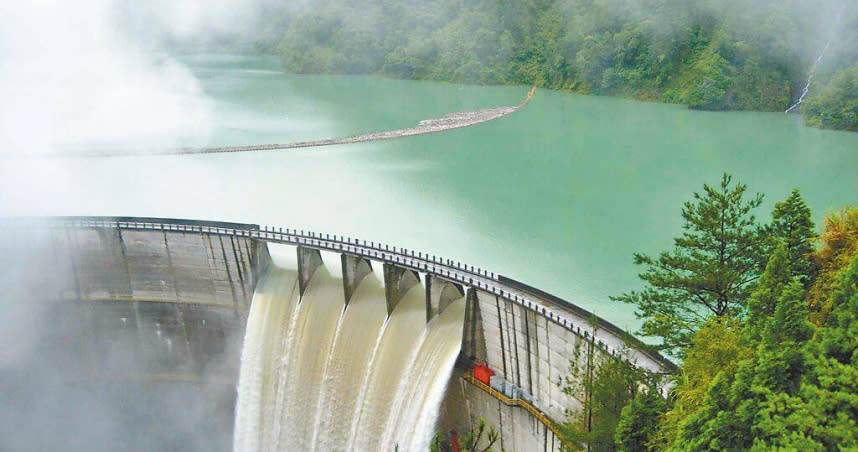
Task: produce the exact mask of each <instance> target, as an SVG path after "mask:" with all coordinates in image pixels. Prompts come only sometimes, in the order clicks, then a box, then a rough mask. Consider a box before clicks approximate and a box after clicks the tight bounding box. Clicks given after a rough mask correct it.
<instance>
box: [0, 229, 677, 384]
mask: <svg viewBox="0 0 858 452" xmlns="http://www.w3.org/2000/svg"><path fill="white" fill-rule="evenodd" d="M5 222H6V223H7V224H8V223H10V222H11V223H15V222H26V223H28V224H33V223H34V222H35V223H39V224H42V225H45V226H52V227H60V228H75V229H80V228H83V229H88V228H94V229H116V230H119V231H123V230H125V231H163V232H179V233H190V234H204V235H210V236H221V237H233V238H243V239H250V240H255V241H261V242H269V243H278V244H286V245H293V246H299V247H305V248H310V249H316V250H324V251H331V252H338V253H343V254H347V255H353V256H358V257H360V258H364V259H368V260H371V261H380V262H382V263H385V264H391V265H395V266H398V267H402V268H405V269H409V270H412V271H415V272H422V273H427V274H431V275H433V276H434V277H439V278H441V279H442V280H446V281H449V282H453V283H457V284H461V285H462V286H465V287H469V288H473V289H476V290H478V291H482V292H485V293H488V294H491V295H494V296H496V297H499V298H501V299H504V300H507V301H509V302H511V303H513V304H515V305H519V306H521V307H523V308H525V309H527V310H529V311H532V312H534V313H536V314H537V315H539V316H541V317H544V318H546V319H548V320H549V321H550V322H552V323H554V324H556V325H559V326H560V327H562V328H563V329H565V330H568V331H570V332H572V333H574V334H575V335H577V336H579V337H581V338H584V339H587V340H589V341H592V342H593V343H594V344H595V345H596V346H598V347H599V348H601V349H602V350H603V351H604V352H605V353H607V354H610V355H612V356H616V357H624V358H631V359H632V360H633V361H634V362H636V363H637V364H638V365H640V366H642V367H644V368H647V369H648V370H650V371H656V372H661V371H665V370H671V369H673V368H674V364H673V363H672V362H671V361H669V360H667V359H666V358H664V357H663V356H661V355H660V354H658V353H656V352H654V351H652V350H650V349H649V347H648V346H646V345H645V344H643V343H642V342H640V341H639V340H638V339H636V338H634V337H633V336H631V335H630V334H628V333H627V332H626V331H624V330H623V329H621V328H619V327H617V326H616V325H613V324H612V323H610V322H608V321H607V320H604V319H601V318H600V317H598V316H596V315H595V314H593V313H591V312H589V311H587V310H585V309H583V308H581V307H579V306H576V305H574V304H572V303H570V302H568V301H566V300H563V299H561V298H559V297H556V296H553V295H550V294H548V293H545V292H543V291H541V290H539V289H536V288H533V287H531V286H528V285H526V284H523V283H520V282H518V281H515V280H513V279H511V278H508V277H505V276H502V275H498V274H496V273H494V272H491V271H488V270H485V269H482V268H479V267H475V266H473V265H466V264H463V263H461V262H459V261H455V260H452V259H447V258H444V257H441V256H437V255H434V254H428V253H423V252H420V251H414V250H410V249H406V248H401V247H396V246H392V245H388V244H383V243H378V242H373V241H367V240H360V239H355V238H351V237H344V236H339V235H334V234H325V233H318V232H313V231H305V230H298V229H291V228H279V227H278V228H275V227H268V226H260V225H256V224H244V223H227V222H215V221H199V220H185V219H165V218H147V217H40V218H20V219H7V220H5ZM2 223H3V222H0V224H2ZM501 339H502V340H503V338H501Z"/></svg>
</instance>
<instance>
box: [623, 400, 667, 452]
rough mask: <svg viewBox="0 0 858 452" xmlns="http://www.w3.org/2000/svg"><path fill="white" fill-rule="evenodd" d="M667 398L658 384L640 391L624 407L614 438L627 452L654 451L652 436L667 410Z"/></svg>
mask: <svg viewBox="0 0 858 452" xmlns="http://www.w3.org/2000/svg"><path fill="white" fill-rule="evenodd" d="M667 408H668V403H667V400H666V399H665V398H664V397H662V395H661V394H660V393H659V391H658V387H657V386H656V385H654V384H653V385H650V386H649V387H648V388H647V389H646V390H642V391H638V393H637V394H635V398H634V399H632V401H631V403H629V404H628V405H626V407H625V408H623V411H622V414H621V415H620V421H619V423H618V424H617V430H616V433H615V434H614V439H615V441H616V443H617V446H619V450H621V451H625V452H638V451H654V450H655V447H654V446H653V445H652V444H651V443H652V441H651V438H652V437H653V435H654V434H655V431H656V429H657V428H658V421H659V417H660V416H661V415H662V413H664V412H665V411H667Z"/></svg>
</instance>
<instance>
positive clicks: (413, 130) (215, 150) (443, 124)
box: [45, 86, 536, 157]
mask: <svg viewBox="0 0 858 452" xmlns="http://www.w3.org/2000/svg"><path fill="white" fill-rule="evenodd" d="M535 92H536V86H534V87H532V88H531V89H530V91H529V92H528V93H527V96H526V97H525V98H524V100H522V101H521V103H520V104H518V105H516V106H514V107H495V108H484V109H482V110H477V111H462V112H456V113H450V114H446V115H444V116H442V117H440V118H435V119H424V120H422V121H420V122H419V123H417V125H416V126H414V127H408V128H405V129H396V130H387V131H384V132H375V133H367V134H364V135H353V136H349V137H341V138H324V139H321V140H313V141H295V142H292V143H280V144H251V145H245V146H223V147H209V148H180V149H165V150H160V151H120V152H117V151H77V152H62V153H57V154H49V155H45V156H49V157H118V156H136V155H184V154H221V153H227V152H254V151H278V150H285V149H299V148H311V147H320V146H333V145H338V144H352V143H363V142H366V141H379V140H391V139H394V138H403V137H410V136H414V135H423V134H427V133H437V132H443V131H445V130H451V129H459V128H462V127H468V126H473V125H477V124H481V123H484V122H488V121H492V120H494V119H498V118H501V117H504V116H507V115H509V114H512V113H515V112H516V111H518V110H519V109H521V108H522V107H524V106H525V105H527V103H528V102H530V99H532V98H533V94H534V93H535Z"/></svg>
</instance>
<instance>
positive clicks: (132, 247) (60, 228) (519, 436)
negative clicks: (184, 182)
mask: <svg viewBox="0 0 858 452" xmlns="http://www.w3.org/2000/svg"><path fill="white" fill-rule="evenodd" d="M25 223H26V224H29V225H33V224H39V225H41V226H42V228H38V229H39V230H42V231H44V232H43V233H42V234H43V236H44V237H47V241H48V242H49V243H50V244H51V247H50V248H51V252H50V253H44V254H45V256H44V259H47V260H53V263H52V265H53V266H54V267H55V268H59V269H62V271H58V272H57V274H64V275H68V276H67V277H64V278H62V280H61V282H60V283H59V284H53V285H52V287H54V289H52V292H53V293H55V295H54V294H51V295H50V296H46V298H49V299H52V300H66V301H67V302H69V303H73V304H74V303H77V304H78V305H79V306H87V309H97V310H109V311H111V312H115V316H114V317H118V318H119V322H122V324H123V325H134V328H133V329H134V331H135V334H137V335H138V336H139V337H141V338H143V337H150V336H151V337H150V338H149V339H146V340H147V341H148V342H150V343H151V344H149V345H147V346H145V347H141V348H143V349H145V350H147V352H146V353H148V354H149V355H152V356H160V358H158V359H155V360H154V362H158V361H159V360H160V361H163V362H161V363H160V364H158V365H155V364H153V365H152V367H151V368H146V369H145V371H144V372H143V373H144V374H146V375H149V376H150V377H151V376H153V375H154V376H161V377H162V378H174V379H175V378H184V379H186V380H187V379H191V380H192V379H194V378H203V377H202V376H203V375H205V378H207V379H209V380H211V379H212V377H211V374H210V373H205V372H203V371H202V369H206V368H208V367H210V363H211V361H212V360H213V359H214V358H212V357H213V356H217V361H223V359H222V358H223V357H224V356H227V355H228V359H227V361H228V360H230V359H234V361H233V362H232V364H231V365H229V366H222V367H223V369H222V371H219V373H218V374H217V377H216V378H215V379H216V380H219V381H222V382H225V383H227V385H232V387H235V385H236V384H237V380H238V378H237V374H238V372H237V368H238V362H239V360H238V356H237V351H235V350H230V351H229V352H227V353H226V355H225V352H224V349H225V348H226V347H227V346H226V345H225V343H226V338H228V337H235V336H236V335H243V333H244V328H245V324H246V319H247V315H248V312H249V307H250V305H251V299H252V297H253V293H254V290H255V289H256V284H257V282H258V281H259V279H260V278H261V277H262V275H263V273H264V270H265V268H266V267H267V266H268V265H269V263H270V261H271V257H270V255H269V251H268V247H267V244H268V243H276V244H286V245H292V246H294V247H296V248H295V252H296V255H297V256H296V259H297V275H296V278H297V284H298V290H299V291H300V295H302V296H303V295H304V293H305V291H306V290H307V288H308V287H309V285H310V282H311V280H312V278H313V276H314V274H315V273H316V272H317V271H318V270H319V269H320V267H321V266H322V265H323V259H322V255H321V253H320V252H333V253H335V254H338V255H339V256H340V271H341V275H342V289H341V292H342V303H343V306H347V305H348V303H349V302H350V301H351V299H352V297H353V296H354V294H355V292H356V290H357V289H358V287H359V286H360V284H361V282H362V281H363V280H364V279H366V278H367V276H368V275H371V274H372V273H373V271H374V270H373V269H375V271H376V272H377V274H378V275H379V276H380V278H378V279H379V280H380V283H381V284H382V285H383V289H384V296H383V298H384V302H385V304H386V310H387V313H388V316H390V314H392V313H393V312H394V311H395V310H396V308H397V305H398V304H399V303H400V302H401V301H402V300H403V298H404V297H405V295H406V294H411V295H410V296H413V290H412V289H414V288H415V287H419V288H420V291H421V294H422V295H421V296H422V297H423V301H422V304H423V308H424V310H425V321H426V322H431V321H432V320H433V319H434V318H436V317H437V316H439V315H440V314H441V313H443V312H444V311H445V310H446V309H447V307H448V306H450V305H451V304H452V303H454V302H456V300H460V299H462V298H464V301H465V304H464V311H465V313H464V316H465V318H464V326H463V328H462V341H461V347H460V348H461V352H460V353H459V359H458V365H457V367H456V370H455V371H454V373H453V378H451V379H450V383H449V384H448V386H447V390H446V395H445V397H444V400H443V403H442V406H441V410H440V411H441V413H440V416H439V418H438V424H437V426H436V427H437V428H438V429H442V430H449V429H457V430H460V431H461V430H465V429H467V428H468V426H469V425H471V424H472V423H474V422H476V420H477V419H479V418H481V417H482V418H485V419H486V421H487V424H489V425H491V426H494V427H495V428H496V429H497V430H498V431H499V432H500V433H501V444H500V445H501V446H502V447H504V448H505V449H506V450H520V451H529V450H559V446H560V444H559V441H558V439H557V438H556V436H555V432H554V430H553V428H552V425H551V422H552V421H556V422H562V421H563V420H564V419H565V416H566V411H567V410H574V409H576V408H577V407H579V406H580V402H579V401H577V400H575V399H574V398H572V397H570V396H569V395H567V394H564V393H563V391H562V390H561V388H560V386H559V385H558V381H559V380H560V378H561V377H563V376H566V375H568V374H569V371H568V369H569V365H570V363H569V359H570V357H572V356H573V350H574V348H575V347H576V346H577V345H579V344H581V343H583V342H584V341H586V342H589V343H592V344H594V345H595V346H596V347H597V349H598V350H599V353H601V354H602V355H603V356H616V357H618V358H621V359H626V360H629V361H631V362H633V363H635V364H636V365H638V366H640V367H643V368H645V369H647V370H649V371H653V372H663V371H665V370H666V369H669V368H670V367H671V366H672V364H671V363H670V362H669V361H667V360H665V359H664V358H662V357H661V356H659V355H657V354H654V353H651V352H648V351H647V350H646V349H645V348H644V347H642V346H641V344H640V343H639V342H638V341H636V340H635V339H634V338H631V337H629V336H628V335H626V334H625V333H624V332H623V331H622V330H620V329H619V328H617V327H615V326H613V325H611V324H610V323H608V322H606V321H604V320H601V319H598V318H596V317H594V316H593V315H592V314H590V313H589V312H587V311H585V310H583V309H581V308H578V307H576V306H574V305H572V304H570V303H568V302H566V301H564V300H561V299H559V298H556V297H553V296H551V295H550V294H546V293H544V292H541V291H539V290H538V289H535V288H532V287H529V286H526V285H524V284H522V283H519V282H517V281H514V280H512V279H509V278H506V277H503V276H501V275H496V274H494V273H491V272H488V271H485V270H481V269H478V268H475V267H472V266H467V265H463V264H461V263H458V262H454V261H452V260H449V259H444V258H441V257H438V256H433V255H427V254H425V253H421V252H414V251H411V250H404V249H401V248H396V247H391V246H388V245H383V244H377V243H373V242H366V241H361V240H356V239H350V238H344V237H337V236H331V235H328V234H317V233H311V232H305V231H295V230H290V229H285V230H283V229H279V228H278V229H274V228H265V227H259V226H256V225H246V224H235V223H217V222H201V221H189V220H164V219H153V218H130V217H128V218H126V217H122V218H116V217H80V218H51V219H41V220H38V221H37V220H32V219H30V220H6V221H0V224H2V227H3V230H4V233H7V234H8V233H10V232H9V231H11V230H14V229H16V227H17V228H18V229H20V228H21V227H22V225H23V224H25ZM16 225H17V226H16ZM12 233H14V232H12ZM80 303H83V305H80ZM114 320H116V319H114ZM108 323H110V322H108ZM156 324H157V326H155V325H156ZM116 325H119V323H116V322H114V323H113V326H111V327H116ZM146 325H149V326H146ZM103 328H105V326H103V325H92V329H93V330H94V331H99V329H103ZM129 328H130V326H129ZM140 331H142V333H141V332H140ZM165 339H169V342H167V341H166V340H165ZM140 340H141V341H143V339H140ZM153 344H154V345H153ZM166 344H171V345H169V346H167V345H166ZM218 344H220V345H218ZM212 348H213V350H212ZM171 360H172V361H171ZM164 362H166V363H167V364H164ZM171 362H172V364H169V363H171ZM474 363H481V364H485V365H487V366H488V367H489V368H491V369H492V370H493V371H494V373H495V378H493V381H492V385H491V386H487V385H484V384H481V383H480V382H479V381H476V380H475V379H474V378H472V377H471V376H470V375H469V369H470V368H471V366H472V365H473V364H474ZM158 366H160V367H158ZM233 394H234V392H233ZM232 403H234V399H233V402H232Z"/></svg>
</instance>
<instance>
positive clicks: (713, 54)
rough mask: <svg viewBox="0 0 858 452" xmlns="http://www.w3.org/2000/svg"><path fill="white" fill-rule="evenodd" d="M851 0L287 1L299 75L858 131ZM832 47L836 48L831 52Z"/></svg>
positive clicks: (270, 33) (288, 55) (267, 47)
mask: <svg viewBox="0 0 858 452" xmlns="http://www.w3.org/2000/svg"><path fill="white" fill-rule="evenodd" d="M846 5H849V3H848V2H843V1H840V0H820V1H816V0H815V1H810V0H721V1H712V0H515V1H511V0H474V1H464V0H420V1H418V0H333V1H331V2H324V3H320V2H315V3H313V4H307V3H306V2H296V3H294V4H292V5H291V6H283V7H278V8H273V9H272V10H271V11H269V13H268V14H267V18H268V19H267V21H266V23H267V25H266V26H265V27H263V29H262V30H260V31H259V34H260V35H261V38H260V39H259V41H258V46H259V47H260V48H261V49H262V50H264V51H268V52H273V53H277V54H279V55H280V56H281V58H282V62H283V64H284V67H285V68H286V70H288V71H291V72H297V73H378V74H385V75H388V76H392V77H400V78H416V79H432V80H446V81H454V82H464V83H487V84H528V85H529V84H536V85H538V86H543V87H548V88H554V89H561V90H570V91H575V92H581V93H595V94H605V95H619V96H627V97H634V98H638V99H645V100H660V101H665V102H672V103H680V104H686V105H688V106H689V107H690V108H695V109H703V110H745V109H748V110H764V111H784V110H786V109H787V108H788V107H789V106H790V105H791V104H792V103H793V102H795V101H796V100H797V99H798V98H799V97H800V94H801V92H802V90H803V88H804V84H805V81H806V79H807V77H808V74H809V73H810V71H811V69H812V68H813V63H814V61H815V60H816V59H817V57H818V56H819V54H820V53H822V49H826V50H825V54H824V57H823V59H822V60H821V64H820V65H819V67H818V68H817V69H818V70H817V73H816V77H815V82H814V83H815V85H814V86H813V89H812V90H811V97H810V99H809V101H808V103H807V106H808V108H807V109H806V113H807V119H808V123H809V124H811V125H815V126H820V127H827V128H835V129H848V130H858V119H856V116H858V110H856V108H858V106H856V98H858V91H856V89H858V85H856V83H855V74H856V72H858V11H856V10H858V8H855V7H854V6H855V5H851V6H850V7H848V8H847V7H846ZM826 44H828V45H827V46H826Z"/></svg>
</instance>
